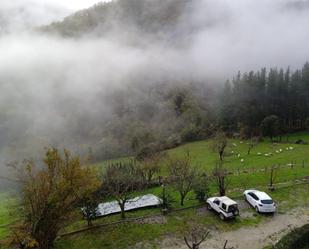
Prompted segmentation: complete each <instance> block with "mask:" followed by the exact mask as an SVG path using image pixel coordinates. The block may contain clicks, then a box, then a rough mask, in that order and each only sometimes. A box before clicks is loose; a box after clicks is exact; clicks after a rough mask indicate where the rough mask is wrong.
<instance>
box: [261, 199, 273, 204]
mask: <svg viewBox="0 0 309 249" xmlns="http://www.w3.org/2000/svg"><path fill="white" fill-rule="evenodd" d="M261 202H262V203H263V204H273V203H274V202H273V200H261Z"/></svg>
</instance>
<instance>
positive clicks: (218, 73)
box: [0, 0, 309, 174]
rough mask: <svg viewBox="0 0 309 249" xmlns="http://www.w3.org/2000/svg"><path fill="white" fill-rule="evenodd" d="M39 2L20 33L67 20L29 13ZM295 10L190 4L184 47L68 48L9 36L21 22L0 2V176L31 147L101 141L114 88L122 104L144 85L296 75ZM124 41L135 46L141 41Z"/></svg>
mask: <svg viewBox="0 0 309 249" xmlns="http://www.w3.org/2000/svg"><path fill="white" fill-rule="evenodd" d="M16 1H17V0H16ZM153 1H155V0H153ZM18 2H25V1H22V0H20V1H17V3H18ZM38 2H40V1H36V0H32V1H30V0H29V1H27V3H28V4H30V5H32V6H33V9H32V10H31V11H30V10H29V9H30V8H28V10H25V12H24V13H25V16H26V17H27V18H28V17H29V18H33V19H32V20H30V21H29V23H27V25H26V26H27V27H34V26H35V25H41V24H46V23H48V22H50V21H53V20H54V19H55V18H56V17H57V18H62V17H63V16H64V15H65V14H66V13H69V12H70V11H71V10H70V8H69V6H62V7H61V8H59V6H60V5H57V7H55V5H53V6H54V7H50V6H51V5H50V4H51V1H46V2H45V7H44V8H41V7H39V8H38V9H35V8H36V6H37V4H38ZM80 2H82V1H80ZM90 2H91V1H90ZM193 2H194V1H193ZM302 3H303V2H301V3H300V4H298V5H294V4H293V2H292V4H291V2H289V1H287V0H286V1H285V0H277V1H267V0H234V1H229V0H220V1H217V0H212V1H211V0H200V1H196V3H195V4H194V5H193V7H191V8H189V9H186V10H185V11H186V15H187V16H189V19H188V20H189V22H190V25H189V26H190V27H192V30H188V29H185V30H183V33H182V34H181V36H182V37H188V38H189V39H188V41H187V42H186V43H184V44H185V45H183V46H174V45H173V43H170V44H169V43H164V44H163V43H162V42H161V41H160V40H151V42H150V41H149V42H148V43H146V44H145V43H143V45H142V46H140V45H139V44H140V43H136V45H132V42H131V41H130V43H129V42H128V43H127V42H126V40H125V36H123V35H119V36H118V35H117V32H121V30H120V31H119V30H116V31H115V32H114V33H112V35H111V36H103V37H102V36H98V37H96V36H94V35H91V36H88V35H85V36H83V37H81V38H74V39H73V38H72V39H71V38H61V37H55V36H51V35H46V34H40V33H37V32H36V33H34V32H31V31H27V32H23V33H22V34H21V33H19V32H17V31H19V30H24V28H25V27H26V26H25V23H23V22H24V20H25V19H27V18H25V17H20V18H19V17H16V18H15V17H14V18H12V17H10V16H8V15H9V13H10V12H9V10H10V9H14V8H13V7H12V5H9V1H4V2H3V1H2V2H1V4H0V5H1V7H0V11H1V12H5V13H6V15H2V16H1V17H2V19H1V20H2V21H3V22H6V27H8V30H10V33H9V34H3V35H2V36H1V37H0V54H1V57H0V118H1V124H0V155H1V157H0V163H1V165H0V174H1V168H2V170H3V168H4V164H5V162H7V161H8V160H11V159H12V158H20V157H23V156H25V155H28V154H29V155H31V156H32V155H35V154H36V152H37V149H38V148H39V147H41V148H43V147H44V146H48V145H55V146H72V145H73V144H79V145H80V146H82V145H85V146H86V147H87V146H90V145H91V143H96V142H98V141H99V140H101V139H102V137H100V135H99V136H98V134H103V132H102V130H99V131H97V130H96V129H97V127H100V126H102V127H104V125H105V124H106V122H108V119H109V118H110V117H111V116H112V115H113V113H112V108H111V107H110V106H109V100H110V96H111V94H112V93H114V92H115V91H117V90H119V89H121V90H124V91H127V92H128V96H127V98H128V99H130V94H129V93H130V92H132V91H137V90H136V89H135V88H138V87H140V86H145V85H151V84H157V83H160V84H162V83H164V82H175V84H177V82H192V81H198V82H205V83H206V82H207V83H209V82H210V81H211V80H214V81H216V82H217V81H221V82H224V81H225V80H226V79H227V78H229V77H232V76H233V75H234V74H236V73H237V71H238V70H241V71H246V70H251V69H259V68H261V67H264V66H266V67H287V66H291V67H292V68H297V67H299V66H301V65H302V64H303V63H304V62H305V61H306V60H308V58H309V43H308V42H307V41H308V40H309V29H308V28H307V26H306V24H307V23H309V8H305V7H303V6H308V5H306V4H302ZM299 6H301V7H299ZM53 10H54V11H53ZM180 32H181V30H180ZM133 35H136V36H138V38H136V39H137V40H139V39H143V34H142V33H135V34H133ZM119 37H121V39H120V38H119ZM117 38H119V39H120V40H117ZM152 38H153V36H152ZM132 88H133V90H132ZM132 101H135V100H134V99H132ZM78 122H81V123H82V125H81V124H77V123H78ZM77 125H79V126H78V128H76V126H77ZM80 127H83V130H80ZM75 129H79V130H78V132H76V130H75ZM77 133H78V134H79V136H80V137H78V138H77V137H76V134H77ZM33 141H35V142H33ZM17 148H18V149H17ZM1 151H2V153H1Z"/></svg>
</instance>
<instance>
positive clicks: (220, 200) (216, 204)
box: [207, 196, 239, 220]
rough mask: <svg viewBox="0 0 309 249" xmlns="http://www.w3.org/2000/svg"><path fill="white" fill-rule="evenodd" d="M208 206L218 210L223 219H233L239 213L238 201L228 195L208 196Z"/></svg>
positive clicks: (209, 208) (210, 208)
mask: <svg viewBox="0 0 309 249" xmlns="http://www.w3.org/2000/svg"><path fill="white" fill-rule="evenodd" d="M207 208H208V210H214V211H216V212H217V213H218V214H219V216H220V219H221V220H225V219H232V218H235V217H236V216H237V215H239V210H238V205H237V202H235V201H233V200H232V199H230V198H229V197H227V196H221V197H211V198H208V199H207Z"/></svg>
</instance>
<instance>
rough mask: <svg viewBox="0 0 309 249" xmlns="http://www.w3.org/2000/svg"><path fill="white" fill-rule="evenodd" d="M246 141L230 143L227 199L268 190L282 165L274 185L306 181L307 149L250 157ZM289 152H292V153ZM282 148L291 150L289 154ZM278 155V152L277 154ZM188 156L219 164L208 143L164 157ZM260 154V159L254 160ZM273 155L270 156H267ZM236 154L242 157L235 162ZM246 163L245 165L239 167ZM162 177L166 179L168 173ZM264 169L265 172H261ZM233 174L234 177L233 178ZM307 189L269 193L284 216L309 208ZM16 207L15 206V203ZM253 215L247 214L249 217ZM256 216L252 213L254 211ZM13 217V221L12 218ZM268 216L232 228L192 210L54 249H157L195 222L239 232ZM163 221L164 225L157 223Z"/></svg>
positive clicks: (262, 146) (3, 197) (5, 211)
mask: <svg viewBox="0 0 309 249" xmlns="http://www.w3.org/2000/svg"><path fill="white" fill-rule="evenodd" d="M292 138H293V140H294V139H298V138H301V139H303V140H304V141H305V140H306V139H307V138H309V133H308V132H307V133H298V134H291V135H289V141H293V140H292ZM248 146H249V145H248V144H247V141H239V140H235V139H230V140H229V146H228V148H227V150H226V155H225V167H226V168H227V169H228V170H230V171H233V172H234V174H233V175H230V176H229V177H228V189H230V190H231V189H232V191H229V193H228V195H229V196H231V197H238V198H239V197H240V196H241V194H242V190H243V189H246V188H257V187H258V188H259V189H261V190H266V189H267V184H268V179H269V168H270V167H271V166H272V165H281V166H282V168H281V169H280V170H278V171H277V172H276V179H275V181H276V182H286V181H293V180H296V179H300V178H304V177H308V176H309V158H308V153H309V145H296V144H292V143H291V144H288V143H281V144H272V143H270V142H269V141H268V140H267V139H266V140H265V141H263V142H260V143H259V144H257V145H256V146H254V147H253V149H252V150H251V153H250V155H248V153H247V152H248ZM290 147H293V149H292V150H291V149H290ZM286 148H289V149H288V150H287V149H286ZM280 150H281V152H280V153H277V152H276V151H280ZM187 151H190V155H191V156H192V160H193V162H194V163H195V165H196V166H197V167H198V168H199V169H200V170H202V171H205V172H207V173H211V172H212V169H213V167H214V165H215V164H216V162H217V160H218V155H217V154H216V153H215V152H213V151H212V149H211V141H198V142H193V143H188V144H185V145H182V146H179V147H177V148H175V149H172V150H168V151H167V154H168V155H170V156H176V157H181V156H183V155H184V154H185V153H187ZM258 153H261V155H258ZM269 153H271V154H272V155H271V156H265V154H269ZM238 154H240V156H238ZM241 159H244V162H243V163H242V162H241ZM126 160H128V158H121V159H116V160H109V161H106V162H102V163H99V164H96V166H98V167H99V168H100V167H101V168H102V167H104V166H106V165H107V164H109V163H115V162H119V161H126ZM291 163H292V164H293V165H294V167H293V168H292V167H288V166H287V165H288V164H291ZM164 165H165V164H164V163H163V170H162V172H161V174H162V175H166V173H167V172H166V167H164ZM252 168H254V169H256V170H257V171H255V172H251V173H239V174H238V173H237V171H238V170H240V171H241V170H248V169H252ZM265 168H267V169H268V170H266V171H265V172H264V171H261V169H265ZM235 172H236V173H235ZM308 190H309V185H308V184H302V185H297V186H295V187H287V188H282V189H278V190H276V191H275V192H273V193H271V196H272V197H273V199H274V200H275V201H277V202H278V203H279V206H278V212H279V213H284V212H288V211H289V210H291V209H293V208H295V207H302V206H305V205H308V203H309V194H308ZM161 192H162V188H161V187H154V188H151V189H148V190H145V191H139V192H134V193H132V197H134V196H139V195H143V194H147V193H152V194H155V195H157V196H160V194H161ZM168 192H169V193H170V195H172V197H173V199H174V200H175V202H174V204H173V206H174V208H175V209H178V208H181V206H180V201H179V194H178V193H177V192H175V191H174V190H173V189H171V188H168ZM210 192H211V194H212V195H214V194H215V193H216V192H217V190H216V186H215V184H214V183H213V182H210ZM15 201H16V200H15ZM12 203H14V199H12V198H10V197H9V195H8V194H5V193H2V194H0V240H1V239H3V238H5V237H6V236H7V235H8V233H9V230H8V227H7V225H8V224H10V223H12V222H14V219H12V217H13V216H12V215H11V214H12V211H11V210H10V208H9V207H10V206H12V205H11V204H12ZM197 204H198V201H197V200H196V199H195V196H194V194H193V193H192V192H190V193H189V194H188V196H187V197H186V200H185V205H184V207H189V206H192V205H197ZM251 211H252V210H248V212H251ZM252 212H254V211H252ZM156 214H157V215H160V210H159V209H158V208H153V209H144V210H139V211H135V212H127V213H126V216H127V218H134V217H140V216H147V215H156ZM15 217H16V216H15ZM74 217H75V218H74V220H72V221H71V222H70V223H69V224H68V225H67V227H66V228H65V229H64V230H63V231H62V233H65V232H70V231H75V230H78V229H81V228H84V227H85V226H86V222H85V221H83V220H81V215H80V214H79V212H78V211H76V214H75V216H74ZM269 218H270V217H268V216H260V215H255V214H253V215H252V216H250V217H249V218H242V219H240V218H237V219H236V220H235V221H231V222H221V220H220V219H219V217H217V216H215V215H203V214H201V213H200V212H199V211H198V208H191V209H187V210H183V211H178V212H174V213H171V214H169V215H168V216H166V217H164V219H165V220H164V222H157V223H151V222H150V223H143V224H141V223H139V222H130V223H124V224H119V225H116V226H107V227H103V228H100V229H97V230H93V231H88V232H84V233H81V234H76V235H73V236H68V237H64V238H61V239H60V240H58V241H57V245H56V248H57V249H64V248H65V249H71V248H72V249H73V248H74V249H82V248H90V249H99V248H119V249H122V248H128V247H130V246H132V247H133V246H135V245H136V243H139V242H143V243H147V244H148V246H149V248H156V245H157V244H158V243H159V241H160V240H161V239H162V238H165V237H166V236H176V237H179V236H181V234H182V233H183V232H185V231H186V230H187V229H188V226H189V223H192V222H195V223H198V224H202V225H205V226H209V227H214V228H216V229H219V230H222V231H225V230H230V229H237V228H239V227H242V226H252V225H256V224H258V223H260V222H262V221H264V220H266V219H269ZM119 219H120V215H113V216H109V217H104V218H100V219H97V220H95V221H94V224H95V225H99V224H107V223H110V222H114V221H119ZM161 221H162V220H161Z"/></svg>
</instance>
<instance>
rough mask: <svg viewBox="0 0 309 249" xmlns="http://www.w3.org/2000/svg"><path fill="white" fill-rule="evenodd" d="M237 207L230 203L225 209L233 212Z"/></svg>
mask: <svg viewBox="0 0 309 249" xmlns="http://www.w3.org/2000/svg"><path fill="white" fill-rule="evenodd" d="M237 209H238V208H237V205H231V206H229V208H228V210H227V211H228V212H235V211H236V210H237Z"/></svg>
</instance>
